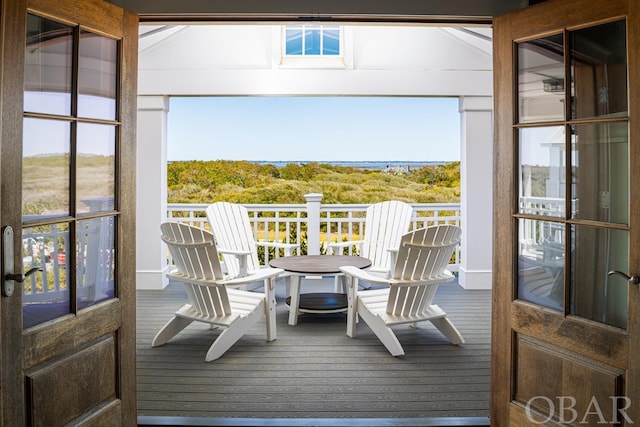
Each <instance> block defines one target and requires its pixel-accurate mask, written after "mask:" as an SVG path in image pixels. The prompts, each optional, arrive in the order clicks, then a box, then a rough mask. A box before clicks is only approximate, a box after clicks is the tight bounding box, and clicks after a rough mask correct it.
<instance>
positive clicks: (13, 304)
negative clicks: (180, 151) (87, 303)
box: [0, 0, 138, 425]
mask: <svg viewBox="0 0 640 427" xmlns="http://www.w3.org/2000/svg"><path fill="white" fill-rule="evenodd" d="M0 1H1V7H2V14H1V17H2V22H1V25H2V27H1V28H2V38H1V41H0V46H1V47H0V49H1V57H2V66H1V68H0V78H1V85H2V92H1V98H0V102H1V105H0V107H1V109H2V115H1V118H0V132H1V133H0V137H1V141H2V143H1V145H0V149H1V158H2V159H11V165H12V167H11V168H10V169H9V168H7V167H6V166H7V160H5V161H4V162H3V163H4V166H5V167H4V168H1V169H0V173H1V183H0V192H1V194H2V196H3V198H2V204H1V210H0V218H1V219H2V226H5V225H10V226H11V227H12V228H13V230H14V234H15V241H14V253H15V259H14V263H15V265H16V266H21V265H22V256H21V254H22V251H21V247H22V243H21V234H22V233H21V230H22V207H21V182H22V180H21V175H22V163H21V159H22V132H23V129H22V126H23V98H24V92H23V90H24V89H23V88H24V71H25V68H24V51H25V44H26V35H25V32H26V28H25V22H26V14H27V12H28V11H29V10H35V11H37V12H38V13H42V14H45V15H50V16H52V17H56V19H60V20H65V19H66V20H68V22H72V23H78V24H80V25H84V26H85V27H86V28H89V29H91V30H94V31H96V32H98V33H100V32H104V33H105V34H116V35H118V36H119V37H121V38H122V41H121V48H120V51H119V52H118V55H119V61H121V62H120V64H121V68H120V69H121V70H122V73H121V74H120V75H119V77H118V91H119V92H118V93H119V104H118V110H119V112H120V114H119V119H120V123H121V125H120V126H121V132H120V133H119V135H120V137H119V140H118V143H117V149H116V156H117V159H118V160H117V164H118V165H119V166H118V168H119V169H118V172H117V173H116V183H115V185H116V193H115V194H116V206H117V207H118V210H119V212H120V215H119V217H118V221H117V227H116V230H115V231H116V242H117V243H116V248H117V249H118V250H117V251H116V259H117V264H116V265H117V269H116V272H115V274H116V283H117V284H118V285H117V295H116V298H113V299H112V300H109V301H108V302H106V303H104V304H100V305H99V306H97V307H96V308H94V307H92V308H91V309H88V310H86V312H83V313H79V314H78V315H76V316H75V317H74V318H72V319H70V320H65V322H58V323H57V324H55V322H54V324H49V325H47V326H46V327H45V326H44V325H43V327H40V326H37V327H34V328H31V329H30V330H29V331H27V332H26V333H25V332H24V331H23V330H22V292H19V291H18V292H15V293H14V295H13V296H11V297H2V298H1V299H0V322H1V323H0V325H1V326H2V335H1V336H0V347H1V354H0V357H1V358H0V370H1V375H2V378H3V382H2V384H1V386H2V388H3V389H2V396H3V399H2V402H1V403H0V405H2V406H0V420H2V424H3V425H16V424H15V423H16V422H17V421H16V420H22V421H23V422H22V423H21V424H24V423H26V422H27V420H26V419H25V417H26V416H27V415H26V408H25V404H24V390H25V384H24V374H23V370H24V369H25V367H28V366H30V365H31V364H35V363H39V362H40V361H42V360H41V358H42V356H41V354H43V353H44V352H46V351H48V350H51V351H53V352H56V351H59V349H61V348H62V347H63V346H65V345H70V346H73V347H76V348H77V347H82V346H83V345H84V344H86V343H89V342H91V341H92V340H96V339H98V337H100V336H101V335H102V334H104V333H105V331H106V330H110V329H109V328H112V329H114V328H115V332H114V333H113V334H114V338H116V342H117V344H116V347H115V350H116V355H115V357H116V360H117V364H118V366H119V368H118V370H117V378H116V379H115V382H116V396H115V398H116V399H118V400H119V403H118V405H119V406H120V408H119V409H117V410H116V411H109V410H107V411H105V412H104V413H103V414H102V415H100V418H99V420H97V419H94V420H93V421H94V422H108V423H111V422H114V423H116V424H112V425H136V424H137V413H136V363H135V354H136V342H135V333H136V321H135V305H136V304H135V297H136V293H135V292H136V291H135V277H136V271H135V218H136V216H135V208H136V193H135V188H136V186H135V184H136V183H135V173H131V171H134V170H135V167H136V115H137V104H136V100H137V54H138V52H137V44H138V17H137V15H135V14H133V13H130V12H126V11H123V10H122V9H121V8H120V7H117V6H114V5H113V4H111V3H108V2H106V1H102V0H81V2H66V3H63V4H60V3H58V2H51V1H47V0H0ZM101 15H103V16H108V17H109V19H108V20H101V19H100V16H101ZM103 21H110V22H112V23H113V22H114V21H115V24H114V25H113V27H108V26H104V25H103V26H102V28H101V25H102V24H103ZM123 28H124V29H125V31H126V32H123V31H122V29H123ZM3 274H4V272H3ZM96 315H97V318H96V319H94V318H93V316H96ZM111 315H115V316H116V318H119V319H120V320H119V321H118V322H117V324H113V322H111V324H106V325H105V324H101V322H100V321H99V320H100V319H111V317H110V316H111ZM87 318H91V319H92V322H93V323H92V324H91V325H90V327H89V328H86V327H85V326H84V324H83V323H82V322H84V321H85V320H86V319H87ZM105 323H108V322H105ZM14 325H15V327H10V326H14ZM36 349H37V350H36ZM105 414H106V415H105ZM120 414H121V415H120Z"/></svg>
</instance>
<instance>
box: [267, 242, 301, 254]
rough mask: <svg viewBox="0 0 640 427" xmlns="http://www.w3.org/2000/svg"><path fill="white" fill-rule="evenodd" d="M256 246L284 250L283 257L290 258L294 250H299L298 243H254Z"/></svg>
mask: <svg viewBox="0 0 640 427" xmlns="http://www.w3.org/2000/svg"><path fill="white" fill-rule="evenodd" d="M256 245H258V246H264V247H270V246H271V247H273V248H278V249H284V256H291V254H293V250H294V249H298V248H300V245H299V244H298V243H282V242H256Z"/></svg>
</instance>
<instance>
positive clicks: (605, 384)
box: [514, 336, 624, 421]
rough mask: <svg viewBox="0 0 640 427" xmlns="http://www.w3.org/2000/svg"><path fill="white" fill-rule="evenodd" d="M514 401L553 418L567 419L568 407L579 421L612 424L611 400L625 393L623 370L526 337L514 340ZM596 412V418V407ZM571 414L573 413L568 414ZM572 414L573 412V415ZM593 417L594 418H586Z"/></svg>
mask: <svg viewBox="0 0 640 427" xmlns="http://www.w3.org/2000/svg"><path fill="white" fill-rule="evenodd" d="M516 354H517V359H516V362H515V369H514V371H515V380H514V382H515V393H514V401H515V402H518V403H520V404H521V405H523V406H524V407H526V406H527V405H529V407H530V408H532V409H534V410H537V411H538V412H539V413H541V414H545V418H546V417H548V416H549V415H550V414H555V415H556V418H558V419H560V418H561V417H563V416H564V417H565V419H566V418H567V417H568V413H564V414H563V413H562V412H563V411H561V410H560V409H561V405H564V406H565V407H566V408H567V409H568V407H569V406H570V407H571V408H572V409H573V410H575V411H576V413H577V414H582V416H580V419H585V415H587V417H586V419H585V421H588V420H589V419H590V418H593V419H596V418H597V420H598V421H601V418H602V419H605V420H612V419H613V416H614V411H613V408H612V403H613V401H612V400H611V398H610V397H611V396H621V394H622V393H623V390H624V370H622V369H617V368H614V367H611V366H607V365H605V364H603V363H599V362H596V361H594V360H591V359H587V358H585V357H578V356H576V355H575V354H574V353H572V352H568V351H567V350H566V349H564V348H561V347H557V346H553V345H549V344H547V343H545V342H543V341H540V340H535V339H531V338H528V337H526V336H525V337H520V336H517V337H516ZM596 405H597V407H598V408H600V409H599V411H598V414H597V416H595V415H596V414H595V413H594V414H589V412H590V411H592V410H593V411H594V412H595V406H596ZM571 412H572V411H571ZM572 413H573V412H572ZM589 415H594V416H589Z"/></svg>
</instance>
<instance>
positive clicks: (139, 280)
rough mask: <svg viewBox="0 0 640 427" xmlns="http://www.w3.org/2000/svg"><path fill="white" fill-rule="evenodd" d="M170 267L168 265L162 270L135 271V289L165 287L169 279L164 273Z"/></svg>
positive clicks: (158, 288) (159, 288)
mask: <svg viewBox="0 0 640 427" xmlns="http://www.w3.org/2000/svg"><path fill="white" fill-rule="evenodd" d="M169 269H170V267H169V266H167V268H165V269H164V270H162V271H148V270H138V271H136V289H138V290H141V289H142V290H161V289H164V288H166V287H167V285H168V284H169V279H167V276H166V275H165V274H166V272H167V271H168V270H169Z"/></svg>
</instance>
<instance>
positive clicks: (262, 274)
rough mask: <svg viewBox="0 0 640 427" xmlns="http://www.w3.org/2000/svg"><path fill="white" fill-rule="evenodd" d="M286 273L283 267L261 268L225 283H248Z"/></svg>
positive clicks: (226, 284)
mask: <svg viewBox="0 0 640 427" xmlns="http://www.w3.org/2000/svg"><path fill="white" fill-rule="evenodd" d="M282 273H284V270H283V269H281V268H271V267H267V268H261V269H260V270H259V271H256V272H255V273H253V274H251V275H250V276H244V277H237V278H235V279H231V280H225V281H224V282H223V284H224V285H225V286H235V285H247V284H249V283H253V282H259V281H261V280H266V279H269V278H271V277H277V276H279V275H280V274H282ZM265 293H267V289H266V286H265Z"/></svg>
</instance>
